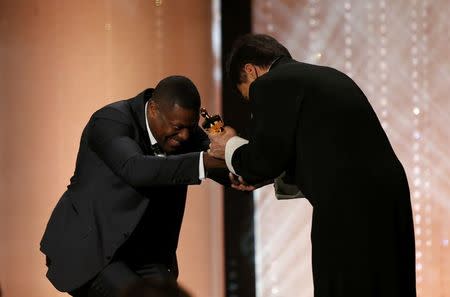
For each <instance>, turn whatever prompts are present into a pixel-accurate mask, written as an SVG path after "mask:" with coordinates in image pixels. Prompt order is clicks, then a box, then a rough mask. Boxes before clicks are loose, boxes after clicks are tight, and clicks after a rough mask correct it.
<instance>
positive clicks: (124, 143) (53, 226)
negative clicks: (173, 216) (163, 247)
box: [41, 89, 209, 291]
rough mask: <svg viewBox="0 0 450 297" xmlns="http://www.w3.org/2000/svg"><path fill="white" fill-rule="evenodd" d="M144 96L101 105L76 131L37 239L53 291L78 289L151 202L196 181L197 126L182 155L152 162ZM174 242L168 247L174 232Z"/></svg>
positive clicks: (200, 146) (203, 139) (204, 142)
mask: <svg viewBox="0 0 450 297" xmlns="http://www.w3.org/2000/svg"><path fill="white" fill-rule="evenodd" d="M151 93H152V89H148V90H146V91H144V92H142V93H141V94H139V95H138V96H136V97H135V98H132V99H128V100H123V101H119V102H115V103H112V104H110V105H107V106H105V107H103V108H102V109H100V110H98V111H97V112H95V113H94V114H93V115H92V117H91V119H90V120H89V122H88V124H87V125H86V127H85V129H84V131H83V134H82V136H81V142H80V148H79V152H78V156H77V162H76V169H75V173H74V175H73V177H72V178H71V180H70V185H69V186H68V187H67V191H66V192H65V193H64V194H63V195H62V197H61V199H60V200H59V202H58V204H57V205H56V207H55V209H54V210H53V213H52V215H51V217H50V220H49V222H48V225H47V228H46V230H45V233H44V236H43V238H42V241H41V251H42V252H43V253H44V254H45V255H46V256H47V259H48V263H47V264H48V272H47V277H48V278H49V280H50V281H51V282H52V283H53V285H54V286H55V287H56V288H57V289H58V290H60V291H71V290H73V289H75V288H77V287H79V286H80V285H82V284H84V283H85V282H86V281H88V280H89V279H91V278H92V277H94V276H95V275H96V274H97V273H98V272H99V271H100V270H101V269H102V268H103V267H105V266H106V265H107V264H108V263H109V262H110V260H111V258H112V256H113V255H114V253H115V252H116V250H117V249H118V248H119V247H120V246H122V244H123V243H124V242H125V241H126V240H127V238H128V237H129V236H130V235H131V233H132V232H133V230H134V228H135V227H136V226H137V224H138V222H139V221H140V219H141V217H142V216H143V214H144V212H146V210H147V208H151V207H152V202H151V201H152V199H185V197H186V190H187V186H188V185H192V184H199V183H200V180H199V169H198V167H199V158H200V153H199V152H200V151H201V150H206V149H207V147H208V144H209V140H208V138H207V136H206V134H205V133H204V132H203V131H202V130H201V129H200V128H199V127H198V129H197V130H196V131H195V132H194V133H193V134H192V135H191V137H190V140H189V142H188V143H186V145H185V146H184V148H183V151H182V152H181V153H182V154H178V155H170V156H167V157H158V156H154V155H153V151H152V149H151V144H150V139H149V137H148V132H147V130H146V124H145V111H144V106H145V103H146V101H147V100H148V99H149V98H150V97H151ZM183 209H184V202H183ZM181 216H182V214H181ZM179 223H180V224H181V219H180V222H179ZM179 228H180V226H178V232H179ZM174 237H175V239H174V240H175V242H174V244H175V248H176V244H177V241H178V233H177V234H175V235H174Z"/></svg>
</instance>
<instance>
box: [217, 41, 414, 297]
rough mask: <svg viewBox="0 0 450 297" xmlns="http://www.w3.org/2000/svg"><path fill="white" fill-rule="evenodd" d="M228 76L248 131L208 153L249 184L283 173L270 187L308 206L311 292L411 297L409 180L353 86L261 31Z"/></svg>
mask: <svg viewBox="0 0 450 297" xmlns="http://www.w3.org/2000/svg"><path fill="white" fill-rule="evenodd" d="M228 73H229V76H230V79H231V82H232V85H233V86H236V88H237V89H238V90H239V92H240V93H241V94H242V96H243V97H244V98H245V99H246V100H249V101H250V103H251V104H252V115H253V117H252V127H251V128H252V129H253V133H252V134H251V137H250V139H249V140H245V139H242V138H239V137H238V136H236V132H235V131H234V130H233V129H232V128H230V127H225V132H224V133H223V134H221V135H211V136H210V139H211V141H212V142H211V149H210V153H211V154H212V155H213V156H215V157H218V158H224V159H225V160H226V163H227V165H228V168H229V169H230V171H232V172H234V173H235V174H237V175H239V176H240V177H241V180H246V181H248V182H249V183H255V182H258V181H262V180H269V179H273V178H277V177H279V176H280V175H281V174H283V178H281V179H278V180H279V181H280V182H279V183H277V184H276V186H278V188H279V186H280V185H284V186H286V185H288V187H286V188H287V189H290V191H291V194H292V195H293V196H294V197H300V195H301V194H303V195H304V196H305V197H306V198H307V199H308V200H309V202H310V203H311V204H312V206H313V219H312V220H313V221H312V230H311V242H312V261H313V263H312V266H313V279H314V296H316V297H331V296H334V297H368V296H370V297H376V296H377V297H378V296H383V297H394V296H395V297H398V296H402V297H413V296H416V289H415V251H414V249H415V245H414V229H413V220H412V211H411V202H410V194H409V188H408V182H407V179H406V175H405V172H404V170H403V167H402V165H401V163H400V161H399V160H398V159H397V157H396V155H395V153H394V151H393V149H392V147H391V145H390V143H389V140H388V138H387V136H386V134H385V132H384V131H383V128H382V127H381V125H380V123H379V121H378V118H377V116H376V114H375V112H374V111H373V109H372V107H371V106H370V104H369V102H368V100H367V98H366V97H365V95H364V94H363V92H362V91H361V90H360V88H359V87H358V86H357V85H356V84H355V82H353V81H352V80H351V79H350V78H349V77H348V76H346V75H345V74H343V73H341V72H339V71H337V70H335V69H332V68H329V67H322V66H316V65H309V64H305V63H301V62H297V61H295V60H293V59H292V58H291V55H290V53H289V52H288V50H287V49H286V48H285V47H284V46H283V45H281V44H280V43H278V42H277V41H276V40H275V39H273V38H272V37H269V36H267V35H246V36H244V37H242V38H240V39H239V40H237V41H236V43H235V46H234V48H233V50H232V52H231V54H230V58H229V62H228ZM292 187H294V188H296V189H297V191H296V190H292ZM282 188H283V187H282ZM285 194H286V193H285ZM287 194H289V193H287ZM299 194H300V195H299ZM286 273H287V274H288V273H289V271H287V272H286Z"/></svg>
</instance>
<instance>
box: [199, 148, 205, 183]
mask: <svg viewBox="0 0 450 297" xmlns="http://www.w3.org/2000/svg"><path fill="white" fill-rule="evenodd" d="M198 179H199V180H204V179H205V164H203V152H200V158H199V162H198Z"/></svg>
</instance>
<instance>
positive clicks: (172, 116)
mask: <svg viewBox="0 0 450 297" xmlns="http://www.w3.org/2000/svg"><path fill="white" fill-rule="evenodd" d="M147 113H148V120H149V125H150V129H151V131H152V134H153V136H154V137H155V138H156V140H157V141H158V144H159V146H160V147H161V148H162V150H163V151H164V152H165V153H167V154H173V153H176V152H177V151H179V150H180V149H181V148H182V145H183V143H184V142H186V141H187V140H188V139H189V137H190V136H191V134H192V131H193V130H194V129H195V128H196V127H197V125H198V120H199V111H196V110H191V109H187V108H183V107H181V106H179V105H178V104H175V105H173V106H171V107H170V106H160V105H158V104H157V103H155V102H154V101H150V104H149V107H148V111H147Z"/></svg>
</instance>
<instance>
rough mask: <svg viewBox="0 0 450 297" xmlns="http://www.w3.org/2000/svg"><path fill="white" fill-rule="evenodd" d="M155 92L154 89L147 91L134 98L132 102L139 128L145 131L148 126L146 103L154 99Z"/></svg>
mask: <svg viewBox="0 0 450 297" xmlns="http://www.w3.org/2000/svg"><path fill="white" fill-rule="evenodd" d="M153 91H154V89H146V90H144V91H142V92H141V93H140V94H138V95H137V96H136V97H134V98H133V99H132V100H131V102H130V105H131V109H132V110H133V114H134V117H135V118H136V119H137V122H138V123H139V127H140V128H141V129H142V130H143V131H147V125H146V124H145V112H146V111H145V103H147V101H149V99H150V98H151V97H152V94H153Z"/></svg>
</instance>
